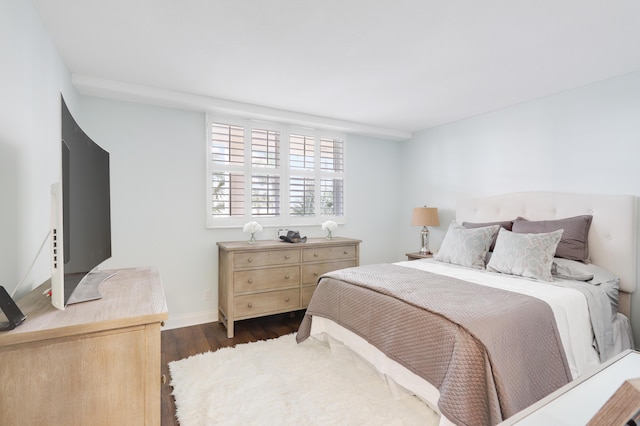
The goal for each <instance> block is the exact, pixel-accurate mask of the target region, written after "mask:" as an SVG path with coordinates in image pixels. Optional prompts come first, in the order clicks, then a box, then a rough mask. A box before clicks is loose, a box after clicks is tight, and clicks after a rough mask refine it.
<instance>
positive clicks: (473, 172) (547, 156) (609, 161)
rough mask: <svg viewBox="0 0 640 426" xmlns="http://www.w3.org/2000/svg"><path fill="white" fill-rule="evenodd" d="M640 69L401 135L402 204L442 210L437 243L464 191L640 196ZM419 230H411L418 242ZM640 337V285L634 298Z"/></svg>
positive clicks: (407, 240) (409, 238)
mask: <svg viewBox="0 0 640 426" xmlns="http://www.w3.org/2000/svg"><path fill="white" fill-rule="evenodd" d="M639 159H640V72H637V73H633V74H629V75H625V76H622V77H618V78H614V79H610V80H607V81H603V82H600V83H597V84H593V85H589V86H586V87H582V88H579V89H575V90H571V91H567V92H563V93H560V94H557V95H554V96H549V97H545V98H542V99H538V100H535V101H531V102H527V103H524V104H521V105H517V106H514V107H511V108H507V109H503V110H500V111H495V112H492V113H488V114H483V115H480V116H477V117H473V118H469V119H467V120H462V121H459V122H456V123H452V124H448V125H444V126H439V127H437V128H433V129H430V130H426V131H423V132H421V133H419V134H417V135H416V136H415V137H414V138H413V139H411V140H408V141H405V142H403V143H402V153H401V162H402V164H403V165H404V166H403V167H402V168H401V172H402V182H403V183H404V187H405V190H404V196H403V197H402V200H403V201H402V203H403V206H404V207H403V210H409V209H411V208H412V207H414V206H417V205H420V204H422V203H425V202H428V203H429V204H430V205H433V206H436V207H438V208H439V209H440V211H441V226H440V227H438V228H433V230H432V231H433V232H432V236H433V240H432V241H433V245H434V246H435V247H438V246H439V244H440V242H441V240H442V237H443V234H444V232H445V231H446V227H447V225H448V223H450V222H451V220H453V219H454V217H455V213H454V208H455V202H456V200H457V199H459V198H466V197H475V196H484V195H492V194H501V193H506V192H513V191H527V190H550V191H564V192H578V193H595V194H631V195H640V161H639ZM414 239H415V235H414V232H413V231H411V232H405V233H404V235H403V241H404V245H405V246H406V247H411V244H412V243H413V241H414ZM632 312H635V314H634V315H632V317H633V318H632V324H633V327H634V329H635V339H636V343H637V344H640V291H638V292H636V293H635V295H634V297H633V298H632Z"/></svg>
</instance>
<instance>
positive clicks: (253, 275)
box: [233, 265, 300, 294]
mask: <svg viewBox="0 0 640 426" xmlns="http://www.w3.org/2000/svg"><path fill="white" fill-rule="evenodd" d="M298 285H300V266H298V265H296V266H283V267H278V268H262V269H249V270H246V271H236V272H234V273H233V291H234V293H236V294H237V293H246V292H250V291H256V290H269V289H274V290H275V289H279V288H283V287H295V286H298Z"/></svg>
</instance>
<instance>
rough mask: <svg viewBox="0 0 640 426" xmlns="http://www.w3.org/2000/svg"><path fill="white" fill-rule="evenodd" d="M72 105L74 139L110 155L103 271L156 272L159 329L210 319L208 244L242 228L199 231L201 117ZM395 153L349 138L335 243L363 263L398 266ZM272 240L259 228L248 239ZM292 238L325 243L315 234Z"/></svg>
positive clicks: (93, 103) (213, 265)
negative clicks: (343, 220)
mask: <svg viewBox="0 0 640 426" xmlns="http://www.w3.org/2000/svg"><path fill="white" fill-rule="evenodd" d="M80 104H81V108H80V111H81V120H80V121H81V122H82V123H83V124H82V127H83V130H84V131H85V132H86V133H87V134H88V135H90V136H91V137H92V138H93V139H94V140H95V141H96V142H97V143H98V144H100V145H101V146H102V147H103V148H104V149H106V150H107V151H109V152H110V154H111V192H112V205H111V211H112V234H113V257H112V259H110V260H109V261H107V262H105V263H104V264H103V265H102V267H105V268H106V267H108V268H123V267H134V266H142V265H144V266H157V267H158V268H159V270H160V273H161V275H162V279H163V283H164V288H165V293H166V297H167V303H168V306H169V321H168V324H167V326H168V327H176V326H182V325H187V324H193V323H199V322H206V321H215V320H217V281H218V279H217V277H218V265H217V258H218V257H217V256H218V251H217V246H216V242H217V241H232V240H244V239H246V238H247V236H246V235H245V234H243V233H242V229H241V228H238V229H206V228H205V180H206V175H205V165H206V160H205V154H206V149H205V146H206V135H205V115H204V113H196V112H187V111H179V110H173V109H167V108H162V107H153V106H145V105H139V104H133V103H127V102H120V101H112V100H105V99H99V98H95V97H81V102H80ZM399 152H400V146H399V145H398V143H397V142H390V141H383V140H376V139H371V138H365V137H360V136H349V138H348V142H347V148H346V179H347V183H346V188H345V191H346V199H347V206H346V207H347V212H348V216H349V220H348V223H347V224H346V225H345V226H344V227H341V228H340V229H339V230H338V231H337V232H336V233H335V234H336V235H337V236H348V237H352V238H359V239H362V240H363V244H362V246H361V262H362V263H363V264H364V263H372V262H383V261H390V260H394V259H396V258H397V257H398V253H399V252H398V251H397V250H396V247H395V244H394V242H395V241H397V238H396V235H397V234H398V231H399V229H398V228H397V223H396V222H395V220H392V219H391V218H395V217H397V209H398V205H399V202H400V198H399V197H400V195H399V193H398V187H399V173H398V171H397V167H398V164H399V161H398V156H399ZM283 225H286V224H283ZM275 233H276V230H275V228H265V230H263V232H261V233H260V234H258V236H257V237H258V239H272V238H275ZM301 233H302V235H307V236H310V237H313V236H316V237H319V236H323V235H324V234H323V232H322V230H321V229H320V226H316V227H309V228H302V229H301ZM401 254H402V253H400V255H401ZM400 257H401V256H400ZM207 290H209V291H210V293H212V296H213V297H212V299H211V300H206V299H205V297H204V296H205V292H206V291H207Z"/></svg>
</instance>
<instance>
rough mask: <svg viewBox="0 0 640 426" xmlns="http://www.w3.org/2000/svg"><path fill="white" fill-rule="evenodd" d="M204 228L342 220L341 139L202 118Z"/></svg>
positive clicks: (261, 124)
mask: <svg viewBox="0 0 640 426" xmlns="http://www.w3.org/2000/svg"><path fill="white" fill-rule="evenodd" d="M208 123H209V129H210V132H209V135H208V142H207V153H208V162H207V176H208V178H207V179H208V185H207V188H208V191H207V226H209V227H218V226H223V227H227V226H233V227H236V226H242V225H243V224H244V223H246V222H247V221H249V220H257V221H259V222H260V223H261V224H262V225H263V226H264V225H266V226H269V225H272V226H283V225H285V226H295V225H317V224H320V223H321V222H322V221H324V220H327V218H334V219H335V220H338V221H340V222H341V223H343V222H344V217H345V214H344V212H345V202H344V145H345V143H344V138H343V137H333V136H329V134H328V132H323V131H320V130H313V129H302V130H301V129H294V128H293V127H291V128H290V127H288V126H283V125H279V124H274V123H266V122H254V121H250V120H237V119H229V118H224V119H222V118H212V117H208Z"/></svg>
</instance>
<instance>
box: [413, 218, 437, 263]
mask: <svg viewBox="0 0 640 426" xmlns="http://www.w3.org/2000/svg"><path fill="white" fill-rule="evenodd" d="M411 224H412V225H418V226H422V231H421V232H420V242H421V243H422V248H421V249H420V254H431V251H430V250H429V229H428V228H427V226H438V225H440V220H439V219H438V209H437V208H435V207H427V206H424V207H416V208H414V209H413V216H412V217H411Z"/></svg>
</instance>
